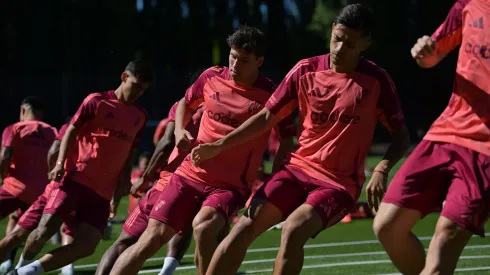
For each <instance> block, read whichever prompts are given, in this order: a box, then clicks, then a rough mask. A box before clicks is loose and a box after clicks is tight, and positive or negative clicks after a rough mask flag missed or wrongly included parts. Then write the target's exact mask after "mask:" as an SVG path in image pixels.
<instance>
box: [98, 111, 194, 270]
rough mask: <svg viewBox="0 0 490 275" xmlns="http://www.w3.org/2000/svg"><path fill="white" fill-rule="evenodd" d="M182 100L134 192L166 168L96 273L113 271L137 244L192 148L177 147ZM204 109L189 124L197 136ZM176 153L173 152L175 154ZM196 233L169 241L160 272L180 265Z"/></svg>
mask: <svg viewBox="0 0 490 275" xmlns="http://www.w3.org/2000/svg"><path fill="white" fill-rule="evenodd" d="M177 106H178V102H177V103H175V104H174V106H173V107H172V108H171V109H170V112H169V115H168V118H169V122H168V124H167V127H166V130H165V133H164V135H163V137H162V138H161V139H160V141H159V142H158V144H157V147H156V148H155V152H154V153H153V156H152V157H151V159H150V162H149V165H148V167H147V168H146V169H145V170H144V171H143V174H142V176H141V178H140V179H139V180H138V181H136V182H135V183H134V185H133V187H132V189H131V193H133V195H136V196H139V195H140V192H138V190H141V189H144V188H145V186H147V185H148V183H149V182H151V181H153V179H154V175H155V174H156V171H157V170H158V169H160V168H162V170H161V172H160V178H159V179H158V181H157V182H156V183H155V185H154V186H153V187H152V189H150V190H149V191H148V192H147V193H146V195H145V196H144V198H142V199H141V200H140V202H139V203H138V205H137V207H136V208H135V209H134V210H133V211H132V212H131V214H130V216H129V217H128V219H127V220H126V223H125V224H124V227H123V231H122V232H121V234H120V235H119V237H118V239H117V240H116V242H114V243H113V244H112V245H111V247H109V249H108V250H107V251H106V252H105V253H104V256H103V257H102V260H101V261H100V264H99V265H98V267H97V271H96V273H95V274H97V275H103V274H109V273H110V272H111V269H112V267H113V265H114V263H115V262H116V260H117V259H118V257H119V256H120V255H121V254H122V253H123V252H124V251H125V250H126V249H127V248H128V247H130V246H131V245H133V244H135V243H136V242H137V241H138V239H139V237H141V235H142V234H143V232H144V231H145V229H146V227H147V226H148V220H149V217H150V213H151V210H152V209H153V206H154V205H155V203H156V202H157V200H158V197H159V196H160V193H161V192H162V190H164V189H165V187H166V186H167V184H168V182H169V180H170V178H171V176H172V174H173V172H174V171H175V169H177V167H179V165H180V163H182V161H183V160H184V158H185V157H186V156H187V154H188V153H189V152H190V150H181V151H179V150H178V149H177V148H174V146H175V136H174V129H175V122H174V121H175V111H176V110H177ZM202 111H203V110H202V108H199V109H198V110H197V111H196V112H195V113H194V114H193V116H192V119H191V121H190V122H189V123H188V124H187V126H186V130H187V131H189V133H191V134H192V135H196V134H197V132H198V129H199V123H200V121H201V116H202V114H203V112H202ZM171 153H172V154H171ZM191 238H192V235H191V234H186V235H178V234H177V235H175V236H174V237H173V238H172V240H171V241H170V243H169V246H168V250H167V258H166V259H165V261H164V266H163V267H162V271H161V272H160V274H162V275H168V274H172V272H173V271H174V270H175V268H177V266H178V264H179V261H180V260H181V259H182V257H183V256H184V253H185V251H187V248H188V247H189V244H190V241H191Z"/></svg>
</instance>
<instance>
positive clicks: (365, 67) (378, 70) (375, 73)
mask: <svg viewBox="0 0 490 275" xmlns="http://www.w3.org/2000/svg"><path fill="white" fill-rule="evenodd" d="M358 71H359V72H361V73H363V74H366V75H369V76H372V77H374V78H375V79H376V80H378V81H379V82H382V83H384V82H389V83H391V82H392V81H393V80H392V79H391V76H390V74H389V73H388V72H387V71H386V70H385V69H383V68H382V67H381V66H379V65H378V64H376V63H374V62H373V61H371V60H369V59H367V58H364V57H361V59H360V60H359V65H358Z"/></svg>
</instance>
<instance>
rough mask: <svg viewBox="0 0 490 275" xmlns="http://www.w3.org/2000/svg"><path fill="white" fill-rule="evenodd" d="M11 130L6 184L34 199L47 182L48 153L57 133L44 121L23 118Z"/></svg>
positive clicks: (14, 190) (13, 190) (9, 187)
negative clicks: (10, 154)
mask: <svg viewBox="0 0 490 275" xmlns="http://www.w3.org/2000/svg"><path fill="white" fill-rule="evenodd" d="M11 134H12V142H11V147H12V149H13V156H12V165H11V168H10V169H9V177H8V178H7V179H5V181H4V184H5V188H6V189H8V191H9V192H11V193H15V194H22V197H24V199H25V200H27V201H31V200H32V201H33V200H35V199H36V198H37V196H39V195H40V194H42V192H43V191H44V188H45V187H46V185H47V184H48V182H49V180H48V172H49V171H48V163H47V154H48V151H49V148H50V147H51V144H52V143H53V141H54V140H55V139H56V136H57V134H58V133H57V130H56V128H54V127H52V126H51V125H49V124H46V123H44V122H41V121H24V122H18V123H15V124H13V125H12V127H11Z"/></svg>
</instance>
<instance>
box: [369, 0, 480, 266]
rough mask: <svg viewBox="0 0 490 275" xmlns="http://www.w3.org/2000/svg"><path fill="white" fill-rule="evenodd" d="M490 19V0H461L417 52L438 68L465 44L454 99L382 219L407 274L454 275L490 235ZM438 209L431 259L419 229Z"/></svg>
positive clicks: (398, 179)
mask: <svg viewBox="0 0 490 275" xmlns="http://www.w3.org/2000/svg"><path fill="white" fill-rule="evenodd" d="M489 22H490V2H488V1H484V0H473V1H468V0H460V1H457V2H456V3H455V4H454V5H453V7H452V8H451V10H450V11H449V14H448V16H447V18H446V20H445V21H444V22H443V23H442V25H441V26H440V27H439V28H438V29H437V30H436V32H435V33H434V34H433V35H432V36H431V37H429V36H423V37H422V38H420V39H418V41H417V43H416V44H415V45H414V46H413V48H412V50H411V53H412V56H413V58H414V59H415V61H416V62H417V64H418V65H419V66H420V67H422V68H431V67H433V66H435V65H437V64H438V63H439V62H440V61H441V60H442V59H443V58H444V57H445V56H446V55H447V54H448V53H449V52H451V51H452V50H454V49H455V48H457V47H458V46H459V45H461V48H460V49H459V56H458V63H457V67H456V77H455V81H454V88H453V93H452V96H451V100H450V101H449V104H448V106H447V108H446V109H445V110H444V112H443V113H442V114H441V116H440V117H439V118H438V119H437V120H436V121H435V122H434V123H433V124H432V127H431V128H430V129H429V131H428V133H427V135H426V136H425V137H424V139H423V140H422V142H420V144H419V145H418V146H417V148H416V149H415V150H414V152H412V154H411V155H410V157H409V158H408V159H407V160H406V161H405V163H404V164H403V166H402V168H401V169H400V170H399V171H398V173H397V174H396V176H395V177H394V179H393V181H392V182H391V184H390V187H389V188H388V192H387V193H386V195H385V197H384V198H383V202H382V203H381V207H380V209H379V211H378V213H377V214H376V218H375V220H374V231H375V233H376V235H377V236H378V239H379V240H380V242H381V244H382V245H383V247H384V249H385V250H386V252H388V255H389V256H390V258H391V260H392V261H393V263H394V264H395V266H396V267H397V268H398V270H400V272H402V273H403V274H453V272H454V270H455V268H456V264H457V262H458V259H459V256H460V255H461V252H462V250H463V248H464V247H465V245H466V244H467V242H468V240H469V239H470V238H471V236H472V235H473V234H476V235H480V236H484V225H485V222H486V221H487V220H488V217H489V215H490V211H489V209H490V124H489V121H490V84H489V83H490V82H489V81H488V78H489V77H488V76H489V75H490V63H489V60H490V59H489V58H490V44H489V43H490V32H489V31H488V30H489V29H488V25H487V24H488V23H489ZM444 200H445V204H444V205H442V203H443V201H444ZM434 211H441V216H440V217H439V220H438V222H437V224H436V228H435V232H434V236H433V238H432V240H431V242H430V245H429V251H428V254H427V258H426V257H425V251H424V247H423V245H422V244H421V243H420V242H419V240H418V239H417V237H416V236H415V235H414V234H413V233H412V232H411V230H412V228H413V226H414V225H415V223H417V221H419V220H420V219H421V218H423V217H424V216H425V215H427V214H429V213H431V212H434ZM407 255H410V257H407Z"/></svg>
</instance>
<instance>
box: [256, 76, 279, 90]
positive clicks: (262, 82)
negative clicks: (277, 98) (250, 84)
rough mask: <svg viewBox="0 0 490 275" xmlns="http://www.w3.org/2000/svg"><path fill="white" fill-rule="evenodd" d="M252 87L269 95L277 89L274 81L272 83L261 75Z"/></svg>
mask: <svg viewBox="0 0 490 275" xmlns="http://www.w3.org/2000/svg"><path fill="white" fill-rule="evenodd" d="M254 86H255V87H256V88H258V89H261V90H263V91H266V92H268V93H271V94H272V93H273V92H274V91H275V90H276V88H277V84H276V83H275V82H274V81H272V79H270V78H268V77H266V76H265V75H263V74H259V77H258V78H257V80H256V81H255V84H254Z"/></svg>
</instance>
